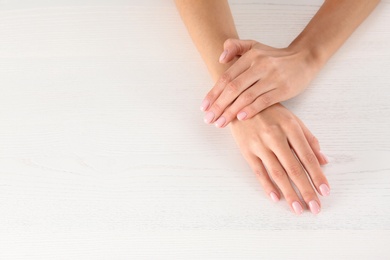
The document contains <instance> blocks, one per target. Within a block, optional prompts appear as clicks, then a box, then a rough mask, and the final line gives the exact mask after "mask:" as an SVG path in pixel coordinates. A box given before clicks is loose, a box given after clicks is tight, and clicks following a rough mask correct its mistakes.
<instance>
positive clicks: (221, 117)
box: [201, 39, 319, 127]
mask: <svg viewBox="0 0 390 260" xmlns="http://www.w3.org/2000/svg"><path fill="white" fill-rule="evenodd" d="M224 50H225V51H224V52H223V53H222V55H221V57H220V62H221V63H227V62H229V61H231V60H232V59H233V58H235V57H237V56H238V55H242V56H241V57H240V58H239V59H238V60H237V61H236V62H235V63H234V64H233V65H232V66H231V67H230V68H229V69H228V70H227V71H226V72H225V73H224V74H222V76H221V77H220V78H219V80H218V81H217V82H216V84H215V86H214V87H213V88H212V89H211V90H210V91H209V93H208V94H207V95H206V97H205V99H204V101H203V102H202V106H201V109H202V110H203V111H206V112H207V113H206V115H205V118H204V119H205V122H206V123H215V125H216V126H217V127H224V126H226V125H227V124H229V123H230V122H231V121H232V120H233V119H234V118H235V117H237V118H238V119H239V120H244V119H249V118H251V117H253V116H254V115H256V114H257V113H259V112H260V111H262V110H263V109H266V108H267V107H269V106H271V105H273V104H276V103H278V102H281V101H284V100H287V99H289V98H291V97H294V96H296V95H298V94H299V93H300V92H301V91H303V90H304V89H305V87H306V86H307V85H308V84H309V82H310V81H311V80H312V79H313V78H314V76H315V74H316V73H317V71H318V70H319V66H316V64H315V63H314V62H312V59H311V58H310V55H309V52H308V51H307V53H304V52H303V51H294V50H293V49H290V48H283V49H277V48H273V47H270V46H267V45H264V44H261V43H258V42H256V41H243V40H238V39H229V40H227V41H226V42H225V43H224Z"/></svg>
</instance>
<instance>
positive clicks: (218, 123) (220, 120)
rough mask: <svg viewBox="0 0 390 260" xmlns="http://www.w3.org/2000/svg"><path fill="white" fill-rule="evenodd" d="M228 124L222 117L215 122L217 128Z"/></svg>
mask: <svg viewBox="0 0 390 260" xmlns="http://www.w3.org/2000/svg"><path fill="white" fill-rule="evenodd" d="M225 122H226V119H225V118H224V117H223V116H221V117H220V118H218V120H217V121H216V122H215V126H216V127H222V126H223V125H224V124H225Z"/></svg>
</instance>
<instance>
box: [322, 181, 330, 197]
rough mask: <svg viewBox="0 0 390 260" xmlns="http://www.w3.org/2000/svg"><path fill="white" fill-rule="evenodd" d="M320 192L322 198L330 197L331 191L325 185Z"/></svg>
mask: <svg viewBox="0 0 390 260" xmlns="http://www.w3.org/2000/svg"><path fill="white" fill-rule="evenodd" d="M320 191H321V195H322V196H329V194H330V189H329V187H328V185H326V184H325V183H324V184H321V185H320Z"/></svg>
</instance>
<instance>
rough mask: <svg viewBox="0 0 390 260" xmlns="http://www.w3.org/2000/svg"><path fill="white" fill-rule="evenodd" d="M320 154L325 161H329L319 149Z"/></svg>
mask: <svg viewBox="0 0 390 260" xmlns="http://www.w3.org/2000/svg"><path fill="white" fill-rule="evenodd" d="M320 154H321V155H322V158H324V161H325V163H329V158H328V156H326V155H325V154H324V153H322V152H321V151H320Z"/></svg>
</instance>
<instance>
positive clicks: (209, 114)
mask: <svg viewBox="0 0 390 260" xmlns="http://www.w3.org/2000/svg"><path fill="white" fill-rule="evenodd" d="M213 119H214V113H213V112H207V114H206V115H205V116H204V122H205V123H206V124H210V123H211V121H213Z"/></svg>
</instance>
